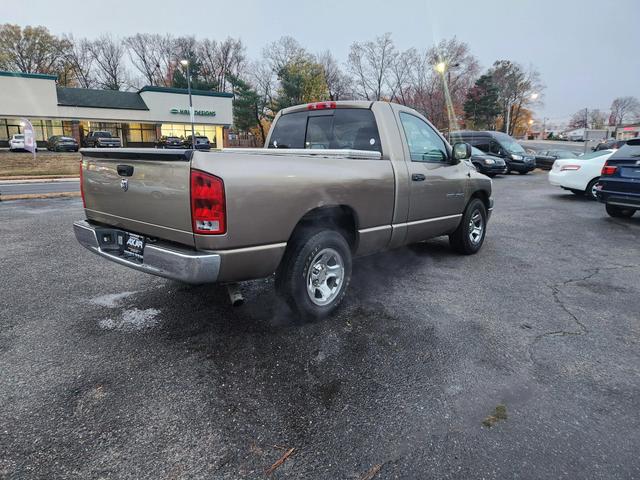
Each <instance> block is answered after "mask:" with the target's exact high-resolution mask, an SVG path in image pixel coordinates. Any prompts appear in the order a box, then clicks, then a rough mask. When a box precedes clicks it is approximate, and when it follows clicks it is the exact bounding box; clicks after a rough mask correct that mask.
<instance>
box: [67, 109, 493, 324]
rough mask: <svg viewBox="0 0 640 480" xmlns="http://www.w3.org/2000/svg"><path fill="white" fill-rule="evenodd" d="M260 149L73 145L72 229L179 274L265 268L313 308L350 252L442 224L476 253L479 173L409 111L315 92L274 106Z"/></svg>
mask: <svg viewBox="0 0 640 480" xmlns="http://www.w3.org/2000/svg"><path fill="white" fill-rule="evenodd" d="M266 143H267V144H266V146H265V148H262V149H258V148H256V149H223V150H215V151H210V152H204V151H191V150H173V151H167V152H164V151H158V150H145V149H126V148H125V149H122V148H120V149H99V150H97V149H85V150H82V165H81V191H82V200H83V203H84V208H85V215H86V220H82V221H78V222H75V224H74V229H75V235H76V238H77V239H78V241H79V242H80V243H81V244H82V245H84V246H85V247H87V248H88V249H89V250H91V251H92V252H94V253H96V254H98V255H100V256H102V257H104V258H106V259H109V260H112V261H114V262H116V263H119V264H121V265H125V266H128V267H130V268H133V269H136V270H139V271H143V272H147V273H151V274H154V275H160V276H163V277H167V278H172V279H175V280H179V281H183V282H188V283H194V284H199V283H214V282H220V283H228V284H229V283H235V282H239V281H242V280H249V279H256V278H261V277H267V276H269V275H271V274H273V273H274V272H275V274H276V280H275V286H276V289H277V291H278V293H280V294H281V295H282V296H283V298H284V299H285V300H286V301H287V302H288V304H289V305H290V306H291V308H292V309H293V310H294V311H297V312H299V313H300V314H301V315H302V316H304V317H322V316H325V315H327V314H329V313H330V312H331V311H333V310H334V309H335V308H336V307H337V306H338V304H339V303H340V301H341V300H342V298H343V297H344V295H345V292H346V290H347V286H348V285H349V280H350V278H351V263H352V258H353V257H355V256H362V255H371V254H375V253H378V252H381V251H384V250H388V249H391V248H396V247H400V246H403V245H406V244H411V243H415V242H420V241H423V240H425V239H428V238H432V237H437V236H441V235H448V236H449V239H450V243H451V246H452V247H453V248H454V249H455V250H457V251H459V252H461V253H463V254H472V253H476V252H477V251H478V250H479V249H480V247H481V246H482V243H483V241H484V238H485V234H486V227H487V221H488V219H489V216H490V214H491V210H492V208H493V200H492V198H491V180H489V178H487V177H485V176H484V175H482V174H480V173H478V172H477V171H476V170H475V168H474V167H473V166H472V165H471V164H470V163H469V162H468V161H467V160H466V159H467V158H468V157H469V156H470V151H471V148H470V146H469V145H468V144H466V143H459V144H456V145H454V146H453V148H452V147H451V146H449V144H448V143H447V141H446V140H445V139H444V138H443V137H442V135H440V133H438V131H437V130H436V129H435V128H434V127H433V126H432V125H431V124H430V123H429V122H428V121H427V119H426V118H424V117H423V116H422V115H420V114H419V113H417V112H415V111H414V110H412V109H410V108H406V107H403V106H400V105H396V104H393V103H387V102H364V101H357V102H322V103H313V104H308V105H300V106H296V107H291V108H287V109H285V110H282V111H281V112H279V113H278V115H277V117H276V118H275V121H274V123H273V126H272V128H271V131H270V132H269V136H268V138H267V142H266Z"/></svg>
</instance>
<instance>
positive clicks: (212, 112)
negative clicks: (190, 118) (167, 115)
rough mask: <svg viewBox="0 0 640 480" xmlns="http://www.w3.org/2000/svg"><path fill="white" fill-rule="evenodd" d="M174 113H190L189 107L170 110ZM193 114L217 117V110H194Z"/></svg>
mask: <svg viewBox="0 0 640 480" xmlns="http://www.w3.org/2000/svg"><path fill="white" fill-rule="evenodd" d="M169 111H170V112H171V113H173V114H174V115H189V109H188V108H172V109H171V110H169ZM193 114H194V115H195V116H197V117H215V116H216V112H215V110H194V111H193Z"/></svg>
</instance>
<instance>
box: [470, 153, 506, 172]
mask: <svg viewBox="0 0 640 480" xmlns="http://www.w3.org/2000/svg"><path fill="white" fill-rule="evenodd" d="M470 160H471V163H473V166H474V167H476V170H478V171H479V172H480V173H484V174H485V175H487V176H488V177H495V176H496V175H498V174H500V173H507V164H506V163H505V161H504V160H503V159H502V158H500V157H496V156H495V155H489V154H488V153H484V152H483V151H482V150H479V149H477V148H476V147H471V158H470Z"/></svg>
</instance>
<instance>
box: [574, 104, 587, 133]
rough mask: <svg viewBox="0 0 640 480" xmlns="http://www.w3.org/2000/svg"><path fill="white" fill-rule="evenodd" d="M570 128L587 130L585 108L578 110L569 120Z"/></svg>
mask: <svg viewBox="0 0 640 480" xmlns="http://www.w3.org/2000/svg"><path fill="white" fill-rule="evenodd" d="M569 127H570V128H589V111H588V110H587V109H586V108H583V109H581V110H578V111H577V112H576V113H574V114H573V115H571V118H570V119H569Z"/></svg>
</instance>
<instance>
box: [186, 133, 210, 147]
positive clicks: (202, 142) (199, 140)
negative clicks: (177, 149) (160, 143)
mask: <svg viewBox="0 0 640 480" xmlns="http://www.w3.org/2000/svg"><path fill="white" fill-rule="evenodd" d="M191 145H192V142H191V135H189V136H188V137H187V138H186V139H185V141H184V147H185V148H192V147H191ZM195 148H196V150H209V149H210V148H211V143H210V142H209V139H208V138H207V137H203V136H200V135H196V143H195Z"/></svg>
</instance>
